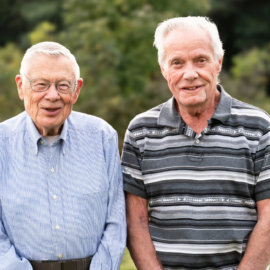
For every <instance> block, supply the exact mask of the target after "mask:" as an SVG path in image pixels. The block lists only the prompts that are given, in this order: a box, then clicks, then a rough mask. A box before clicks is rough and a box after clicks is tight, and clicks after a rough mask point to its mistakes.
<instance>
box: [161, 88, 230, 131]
mask: <svg viewBox="0 0 270 270" xmlns="http://www.w3.org/2000/svg"><path fill="white" fill-rule="evenodd" d="M217 90H218V91H220V93H221V95H220V101H219V103H218V106H217V108H216V111H215V113H214V114H213V116H212V119H216V120H219V121H221V122H222V123H224V122H226V121H227V120H228V119H229V117H230V115H231V104H232V98H231V96H230V95H229V94H227V93H226V92H225V90H224V89H223V87H222V86H221V85H219V84H218V85H217ZM175 102H176V101H175V98H174V97H172V98H170V99H169V100H168V101H167V102H166V103H164V104H163V106H162V108H161V110H160V113H159V117H158V125H160V126H169V127H174V128H179V126H180V124H181V121H182V118H181V116H180V114H179V113H178V111H177V110H176V107H175Z"/></svg>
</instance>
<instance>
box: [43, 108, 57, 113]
mask: <svg viewBox="0 0 270 270" xmlns="http://www.w3.org/2000/svg"><path fill="white" fill-rule="evenodd" d="M59 109H60V108H54V109H50V108H44V110H46V111H48V112H55V111H57V110H59Z"/></svg>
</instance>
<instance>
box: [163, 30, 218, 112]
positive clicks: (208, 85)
mask: <svg viewBox="0 0 270 270" xmlns="http://www.w3.org/2000/svg"><path fill="white" fill-rule="evenodd" d="M164 45H165V60H164V63H163V65H161V70H162V73H163V76H164V77H165V78H166V80H167V81H168V86H169V88H170V90H171V92H172V94H173V95H174V97H175V99H176V101H177V103H178V108H179V109H180V111H181V109H184V110H189V111H190V109H191V110H195V111H197V110H198V111H200V110H201V109H202V110H203V109H205V108H207V106H209V104H210V103H211V102H212V101H213V100H214V98H215V92H216V83H217V75H218V73H219V72H220V70H221V64H222V59H221V60H220V61H218V62H217V61H216V60H215V58H214V52H213V49H212V46H211V41H210V37H209V35H208V34H207V33H206V32H205V31H204V30H200V29H196V30H194V31H188V30H186V31H181V32H180V31H179V30H174V31H172V32H170V33H169V34H168V35H167V36H166V37H165V41H164Z"/></svg>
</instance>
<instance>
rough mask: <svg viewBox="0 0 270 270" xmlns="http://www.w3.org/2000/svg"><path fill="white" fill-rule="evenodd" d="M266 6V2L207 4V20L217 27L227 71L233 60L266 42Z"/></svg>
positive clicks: (269, 6)
mask: <svg viewBox="0 0 270 270" xmlns="http://www.w3.org/2000/svg"><path fill="white" fill-rule="evenodd" d="M269 13H270V2H269V1H268V0H223V1H220V0H211V10H210V11H209V13H208V16H209V17H210V18H211V19H213V21H214V22H215V23H216V24H217V26H218V30H219V33H220V37H221V40H222V42H223V43H224V48H225V51H226V57H225V59H224V63H223V66H224V68H225V69H226V70H229V69H230V68H231V67H232V65H233V62H232V61H233V56H234V55H236V54H238V53H240V52H241V51H244V50H249V49H252V48H253V47H254V46H257V47H260V48H263V47H264V46H266V45H267V44H268V42H269V41H270V16H269Z"/></svg>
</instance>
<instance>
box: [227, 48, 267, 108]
mask: <svg viewBox="0 0 270 270" xmlns="http://www.w3.org/2000/svg"><path fill="white" fill-rule="evenodd" d="M233 64H234V65H233V68H232V70H231V72H232V75H233V78H234V80H235V88H236V89H237V90H236V91H235V93H233V96H234V97H236V98H238V99H241V100H243V101H245V102H247V103H251V104H253V105H256V106H258V107H261V108H263V109H264V110H266V111H268V112H270V98H269V96H267V88H268V87H269V80H270V45H268V46H267V47H265V48H261V49H259V48H253V49H251V50H249V51H247V52H244V53H241V54H238V55H236V56H235V57H234V58H233Z"/></svg>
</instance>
